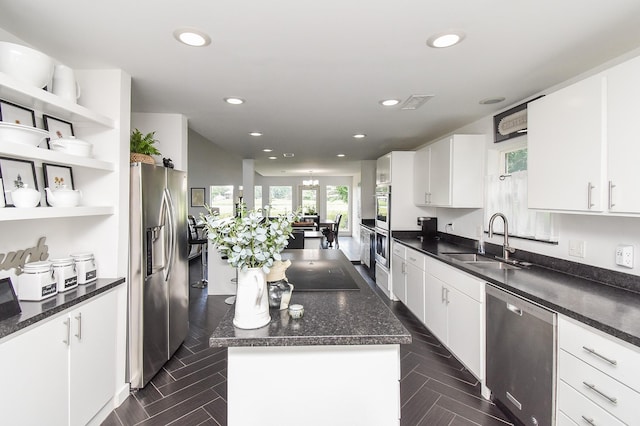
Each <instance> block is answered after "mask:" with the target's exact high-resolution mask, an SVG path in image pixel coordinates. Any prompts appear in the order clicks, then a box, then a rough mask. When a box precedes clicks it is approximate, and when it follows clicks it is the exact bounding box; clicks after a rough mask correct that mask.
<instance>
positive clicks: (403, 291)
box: [391, 241, 425, 323]
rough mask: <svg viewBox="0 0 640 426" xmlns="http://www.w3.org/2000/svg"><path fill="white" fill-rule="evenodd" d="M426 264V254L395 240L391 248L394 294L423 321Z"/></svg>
mask: <svg viewBox="0 0 640 426" xmlns="http://www.w3.org/2000/svg"><path fill="white" fill-rule="evenodd" d="M424 264H425V255H424V254H422V253H420V252H418V251H416V250H413V249H410V248H407V247H405V246H403V245H402V244H399V243H396V242H395V241H394V242H393V244H392V248H391V279H392V283H393V294H394V295H395V296H396V298H397V299H398V300H400V301H401V302H402V303H404V304H405V306H406V307H407V308H409V310H410V311H411V312H412V313H413V314H414V315H415V316H416V317H418V319H419V320H420V321H422V322H423V323H424Z"/></svg>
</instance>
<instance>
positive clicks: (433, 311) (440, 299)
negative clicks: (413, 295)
mask: <svg viewBox="0 0 640 426" xmlns="http://www.w3.org/2000/svg"><path fill="white" fill-rule="evenodd" d="M424 324H425V325H426V326H427V328H428V329H429V330H430V331H431V332H432V333H433V334H434V335H435V336H436V337H437V338H438V339H440V340H441V341H442V342H444V343H445V344H447V305H446V304H445V284H444V283H443V282H442V281H440V280H439V279H437V278H436V277H434V276H433V275H431V274H429V272H427V273H426V274H425V287H424Z"/></svg>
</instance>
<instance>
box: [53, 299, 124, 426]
mask: <svg viewBox="0 0 640 426" xmlns="http://www.w3.org/2000/svg"><path fill="white" fill-rule="evenodd" d="M70 319H71V350H70V351H69V366H70V375H69V377H70V380H69V383H70V397H71V407H70V413H71V424H72V425H84V424H87V422H88V421H89V420H90V419H91V418H92V417H93V416H94V415H95V414H96V413H97V412H98V411H99V410H100V409H101V408H102V406H104V404H105V403H107V402H108V401H109V399H110V398H112V397H113V395H114V393H115V386H116V380H117V373H116V371H117V369H116V347H117V346H116V326H117V321H118V318H117V297H116V292H115V291H112V292H109V293H107V294H105V295H103V296H99V297H98V298H97V299H96V300H94V301H92V302H89V303H87V304H86V305H83V306H81V307H80V308H77V309H74V310H73V311H71V313H70ZM50 424H53V423H50Z"/></svg>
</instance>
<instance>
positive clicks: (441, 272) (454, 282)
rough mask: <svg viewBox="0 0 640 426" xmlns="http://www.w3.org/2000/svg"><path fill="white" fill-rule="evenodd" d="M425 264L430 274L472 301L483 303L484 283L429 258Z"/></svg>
mask: <svg viewBox="0 0 640 426" xmlns="http://www.w3.org/2000/svg"><path fill="white" fill-rule="evenodd" d="M425 262H426V264H425V267H426V269H425V270H426V271H427V272H428V273H429V274H431V275H433V276H434V277H436V278H438V279H439V280H440V281H443V282H445V283H447V284H449V285H450V286H451V287H454V288H455V289H456V290H458V291H460V292H462V293H464V294H466V295H467V296H469V297H471V298H472V299H474V300H477V301H478V302H482V296H483V294H484V282H483V281H481V280H479V279H477V278H474V277H472V276H471V275H467V274H465V273H464V272H460V271H458V270H457V269H455V268H453V267H452V266H449V265H447V264H446V263H443V262H440V261H438V260H435V259H431V258H429V257H427V258H426V259H425Z"/></svg>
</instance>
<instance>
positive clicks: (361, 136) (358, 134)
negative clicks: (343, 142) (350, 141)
mask: <svg viewBox="0 0 640 426" xmlns="http://www.w3.org/2000/svg"><path fill="white" fill-rule="evenodd" d="M353 137H354V138H356V139H362V138H366V137H367V135H365V134H364V133H356V134H355V135H353Z"/></svg>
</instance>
